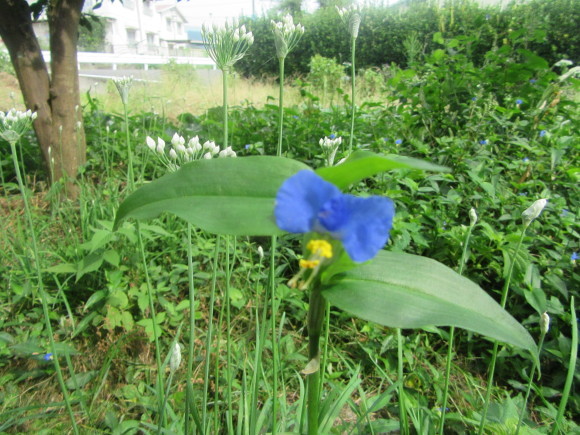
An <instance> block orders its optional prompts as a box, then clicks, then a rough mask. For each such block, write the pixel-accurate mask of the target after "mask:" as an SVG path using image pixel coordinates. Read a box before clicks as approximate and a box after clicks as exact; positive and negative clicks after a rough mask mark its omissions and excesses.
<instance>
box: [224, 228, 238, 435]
mask: <svg viewBox="0 0 580 435" xmlns="http://www.w3.org/2000/svg"><path fill="white" fill-rule="evenodd" d="M235 250H236V247H235V245H234V254H235ZM232 263H233V262H232ZM231 272H232V271H231V269H230V239H229V237H228V238H226V286H225V293H226V294H225V296H226V300H225V302H226V331H227V332H226V334H227V338H226V382H227V386H226V392H227V402H228V414H227V417H226V420H227V427H228V432H229V433H233V431H234V425H233V421H232V416H233V411H234V407H233V401H232V343H231V342H232V336H231V334H232V329H231V328H232V319H231V301H230V281H231V279H232V273H231Z"/></svg>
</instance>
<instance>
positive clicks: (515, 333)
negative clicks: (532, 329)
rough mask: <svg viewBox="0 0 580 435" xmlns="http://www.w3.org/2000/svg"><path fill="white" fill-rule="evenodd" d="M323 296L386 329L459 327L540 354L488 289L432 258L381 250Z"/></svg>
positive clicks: (341, 277) (333, 283)
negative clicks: (388, 327)
mask: <svg viewBox="0 0 580 435" xmlns="http://www.w3.org/2000/svg"><path fill="white" fill-rule="evenodd" d="M322 294H323V295H324V297H325V298H326V299H327V300H328V301H329V302H330V303H332V304H334V305H336V306H337V307H339V308H341V309H343V310H345V311H347V312H349V313H351V314H354V315H356V316H358V317H360V318H362V319H365V320H370V321H372V322H376V323H379V324H381V325H384V326H390V327H396V328H420V327H423V326H428V325H436V326H457V327H460V328H464V329H468V330H470V331H473V332H477V333H479V334H482V335H485V336H488V337H491V338H494V339H496V340H499V341H502V342H505V343H509V344H512V345H514V346H518V347H521V348H524V349H527V350H529V351H531V352H532V354H534V355H535V354H536V352H537V348H536V344H535V343H534V340H533V339H532V337H531V336H530V334H529V333H528V332H527V331H526V330H525V329H524V327H523V326H521V325H520V324H519V323H518V322H517V321H516V320H515V319H514V318H513V317H512V316H511V315H510V314H509V313H508V312H507V311H505V310H504V309H503V308H501V307H500V305H499V304H498V303H497V302H495V301H494V300H493V299H492V298H491V296H489V295H488V294H487V293H486V292H485V291H484V290H483V289H481V288H480V287H479V286H478V285H476V284H475V283H473V282H472V281H470V280H468V279H467V278H464V277H462V276H460V275H459V274H457V273H456V272H454V271H453V270H452V269H450V268H448V267H447V266H445V265H443V264H441V263H439V262H437V261H435V260H432V259H429V258H425V257H419V256H416V255H410V254H403V253H395V252H387V251H381V252H380V253H379V254H378V255H377V257H375V258H374V259H373V260H372V261H370V262H368V263H365V264H362V265H361V266H360V267H358V268H356V269H352V270H350V271H348V272H346V273H343V274H339V275H336V276H335V277H334V278H333V279H332V280H331V283H330V284H329V285H327V286H326V287H325V288H324V289H323V292H322Z"/></svg>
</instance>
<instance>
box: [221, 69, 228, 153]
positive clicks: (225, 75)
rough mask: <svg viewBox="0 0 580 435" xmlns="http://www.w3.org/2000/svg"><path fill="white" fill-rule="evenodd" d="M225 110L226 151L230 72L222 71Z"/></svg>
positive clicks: (225, 145)
mask: <svg viewBox="0 0 580 435" xmlns="http://www.w3.org/2000/svg"><path fill="white" fill-rule="evenodd" d="M222 86H223V106H224V107H223V109H224V144H223V145H224V146H223V147H224V149H225V148H227V147H228V70H227V69H224V70H222Z"/></svg>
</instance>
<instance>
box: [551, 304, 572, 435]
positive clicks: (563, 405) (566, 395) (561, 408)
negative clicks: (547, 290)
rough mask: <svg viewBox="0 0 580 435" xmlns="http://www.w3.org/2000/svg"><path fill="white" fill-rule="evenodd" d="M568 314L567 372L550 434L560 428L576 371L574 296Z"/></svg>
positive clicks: (553, 434) (553, 433)
mask: <svg viewBox="0 0 580 435" xmlns="http://www.w3.org/2000/svg"><path fill="white" fill-rule="evenodd" d="M570 314H571V319H570V326H571V327H572V343H571V346H570V360H569V362H568V374H567V375H566V382H565V383H564V389H563V390H562V399H560V405H559V406H558V415H557V416H556V424H554V427H553V429H552V435H555V434H556V433H557V432H558V431H559V430H560V426H561V425H562V418H563V417H564V411H565V410H566V405H567V404H568V398H569V397H570V390H571V388H572V382H573V380H574V374H575V373H576V360H577V359H578V321H577V320H576V306H575V305H574V296H572V297H570Z"/></svg>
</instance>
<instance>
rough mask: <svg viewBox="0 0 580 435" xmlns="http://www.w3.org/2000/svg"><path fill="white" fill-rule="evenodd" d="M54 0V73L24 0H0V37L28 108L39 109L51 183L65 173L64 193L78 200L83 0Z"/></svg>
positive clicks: (81, 148)
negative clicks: (79, 48) (79, 46)
mask: <svg viewBox="0 0 580 435" xmlns="http://www.w3.org/2000/svg"><path fill="white" fill-rule="evenodd" d="M50 3H51V4H50V6H49V10H48V22H49V28H50V46H51V71H52V74H51V76H49V74H48V70H47V66H46V63H45V62H44V59H43V57H42V53H41V50H40V46H39V44H38V40H37V39H36V36H35V34H34V31H33V28H32V19H31V10H30V6H29V5H28V3H27V2H26V1H25V0H0V36H1V37H2V39H3V40H4V43H5V44H6V47H7V48H8V52H9V53H10V59H11V61H12V65H13V66H14V70H15V72H16V77H17V78H18V82H19V84H20V89H21V91H22V95H23V97H24V102H25V104H26V107H27V108H28V109H30V110H32V111H34V112H36V113H37V114H38V118H37V119H36V120H35V122H34V130H35V132H36V137H37V138H38V144H39V146H40V149H41V150H42V156H43V158H44V161H45V163H46V165H47V168H48V170H49V173H50V178H51V182H55V181H58V180H60V179H61V178H62V177H63V176H66V177H67V178H66V183H65V186H66V189H65V193H66V196H67V197H69V198H71V199H75V198H76V197H77V195H78V186H77V185H76V184H75V183H74V180H75V178H76V176H77V172H78V168H79V167H80V166H81V165H82V164H84V162H85V158H86V144H85V136H84V130H83V127H82V112H81V109H80V98H79V85H78V69H77V48H76V44H77V40H78V28H79V20H80V13H81V10H82V6H83V3H84V0H54V1H52V2H50ZM75 108H76V109H75ZM78 122H80V124H78Z"/></svg>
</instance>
